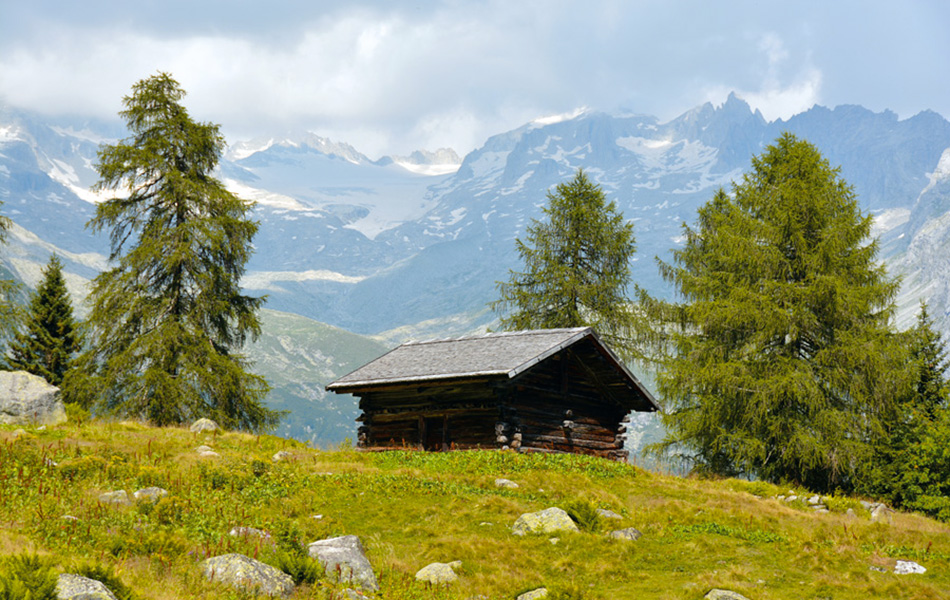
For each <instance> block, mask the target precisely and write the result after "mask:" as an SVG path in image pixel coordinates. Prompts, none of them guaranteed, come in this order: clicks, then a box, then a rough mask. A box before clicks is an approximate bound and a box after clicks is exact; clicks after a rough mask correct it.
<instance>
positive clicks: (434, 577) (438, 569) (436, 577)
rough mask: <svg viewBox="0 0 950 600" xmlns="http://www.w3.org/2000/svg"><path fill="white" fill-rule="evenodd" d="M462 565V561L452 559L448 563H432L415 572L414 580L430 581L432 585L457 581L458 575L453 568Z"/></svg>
mask: <svg viewBox="0 0 950 600" xmlns="http://www.w3.org/2000/svg"><path fill="white" fill-rule="evenodd" d="M461 566H462V561H460V560H454V561H452V562H450V563H440V562H436V563H432V564H430V565H426V566H424V567H422V568H421V569H419V570H418V571H417V572H416V581H422V582H424V583H431V584H433V585H442V584H449V583H453V582H456V581H458V578H459V576H458V575H456V574H455V569H458V568H459V567H461Z"/></svg>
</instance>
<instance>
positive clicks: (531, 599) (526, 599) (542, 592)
mask: <svg viewBox="0 0 950 600" xmlns="http://www.w3.org/2000/svg"><path fill="white" fill-rule="evenodd" d="M547 595H548V588H543V587H542V588H538V589H536V590H531V591H530V592H525V593H523V594H521V595H520V596H518V597H517V598H516V599H515V600H541V598H544V597H545V596H547Z"/></svg>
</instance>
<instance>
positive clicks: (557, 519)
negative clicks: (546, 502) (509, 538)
mask: <svg viewBox="0 0 950 600" xmlns="http://www.w3.org/2000/svg"><path fill="white" fill-rule="evenodd" d="M511 531H512V533H514V534H515V535H525V534H526V533H556V532H558V531H580V530H579V529H578V528H577V524H576V523H575V522H574V520H573V519H571V516H570V515H568V514H567V512H566V511H565V510H564V509H562V508H557V507H556V506H552V507H551V508H546V509H544V510H541V511H538V512H534V513H525V514H523V515H521V516H520V517H518V520H517V521H515V524H514V525H512V526H511Z"/></svg>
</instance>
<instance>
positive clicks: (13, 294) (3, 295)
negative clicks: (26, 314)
mask: <svg viewBox="0 0 950 600" xmlns="http://www.w3.org/2000/svg"><path fill="white" fill-rule="evenodd" d="M0 206H3V202H0ZM11 223H12V221H10V219H9V218H8V217H5V216H3V215H0V244H2V243H4V242H6V241H7V230H8V229H9V228H10V225H11ZM0 270H2V271H3V272H5V273H9V270H8V269H6V268H2V269H0ZM20 294H21V292H20V284H19V283H17V282H16V281H14V280H13V279H0V340H5V339H7V338H9V336H11V335H12V334H13V333H14V332H15V331H16V329H17V327H18V326H19V324H20V323H19V310H18V304H19V303H20V301H21V298H20Z"/></svg>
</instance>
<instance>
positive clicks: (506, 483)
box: [495, 478, 518, 490]
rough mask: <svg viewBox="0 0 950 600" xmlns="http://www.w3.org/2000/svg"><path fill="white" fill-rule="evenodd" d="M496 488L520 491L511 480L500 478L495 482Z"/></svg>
mask: <svg viewBox="0 0 950 600" xmlns="http://www.w3.org/2000/svg"><path fill="white" fill-rule="evenodd" d="M495 487H500V488H508V489H511V490H515V489H518V484H517V483H515V482H514V481H511V480H510V479H502V478H498V479H496V480H495Z"/></svg>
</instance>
